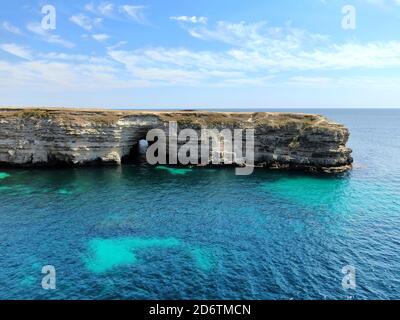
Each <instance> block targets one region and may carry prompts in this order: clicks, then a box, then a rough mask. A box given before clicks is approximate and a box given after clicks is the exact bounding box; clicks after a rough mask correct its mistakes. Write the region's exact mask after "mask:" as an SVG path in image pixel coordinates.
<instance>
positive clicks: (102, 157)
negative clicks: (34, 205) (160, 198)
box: [0, 108, 353, 173]
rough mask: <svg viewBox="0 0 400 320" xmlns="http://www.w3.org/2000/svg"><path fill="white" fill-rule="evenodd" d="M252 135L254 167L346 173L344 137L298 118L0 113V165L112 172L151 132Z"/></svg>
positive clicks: (315, 118)
mask: <svg viewBox="0 0 400 320" xmlns="http://www.w3.org/2000/svg"><path fill="white" fill-rule="evenodd" d="M170 121H176V122H177V123H178V125H179V128H180V129H185V128H193V129H196V130H198V129H200V128H202V127H207V128H209V129H210V128H217V129H219V130H221V129H224V128H228V129H239V128H240V129H250V128H251V129H254V130H255V138H254V144H255V159H254V160H255V165H257V166H262V167H266V168H273V169H298V170H304V171H313V172H326V173H340V172H345V171H347V170H349V169H351V167H352V162H353V159H352V157H351V152H352V151H351V149H349V148H347V147H346V143H347V141H348V138H349V131H348V129H346V128H345V127H344V126H343V125H340V124H337V123H334V122H332V121H329V120H328V119H326V118H325V117H323V116H320V115H314V114H302V113H270V112H206V111H131V110H129V111H128V110H127V111H119V110H115V111H112V110H94V109H52V108H46V109H18V108H1V109H0V166H1V165H2V166H51V165H72V166H80V165H90V164H99V165H101V164H115V165H119V164H121V163H123V162H124V159H128V158H129V156H130V155H131V154H132V152H133V151H134V150H135V147H136V146H137V145H138V142H139V140H141V139H145V138H146V134H147V132H148V131H149V130H151V129H153V128H165V127H166V126H167V124H168V123H169V122H170Z"/></svg>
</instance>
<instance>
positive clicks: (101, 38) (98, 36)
mask: <svg viewBox="0 0 400 320" xmlns="http://www.w3.org/2000/svg"><path fill="white" fill-rule="evenodd" d="M92 38H93V39H94V40H96V41H100V42H102V41H106V40H108V39H110V36H109V35H108V34H104V33H101V34H94V35H92Z"/></svg>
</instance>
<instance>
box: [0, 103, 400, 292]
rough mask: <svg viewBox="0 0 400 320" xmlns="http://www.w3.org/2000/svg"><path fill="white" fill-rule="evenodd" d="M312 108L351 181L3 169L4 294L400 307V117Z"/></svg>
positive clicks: (283, 175)
mask: <svg viewBox="0 0 400 320" xmlns="http://www.w3.org/2000/svg"><path fill="white" fill-rule="evenodd" d="M303 111H304V110H303ZM305 111H307V110H305ZM310 112H313V113H314V112H316V111H315V110H310ZM318 112H319V113H322V114H324V115H327V116H328V117H329V118H331V119H334V120H336V121H338V122H341V123H344V124H345V125H347V126H348V127H349V128H350V130H351V140H350V143H349V144H350V146H351V147H352V148H353V150H354V158H355V168H354V170H353V171H352V172H351V173H350V174H346V175H343V176H340V177H324V176H315V175H302V174H299V173H287V172H269V171H265V170H257V171H256V172H255V173H254V174H253V175H251V176H245V177H243V176H242V177H240V176H235V174H234V170H233V169H204V168H199V169H193V170H183V171H182V170H168V169H165V168H148V167H135V166H124V167H121V168H87V169H60V170H58V169H57V170H9V169H1V170H0V172H1V173H0V299H60V298H61V299H118V298H120V299H399V298H400V148H399V147H400V129H399V127H398V126H399V124H400V111H396V110H320V111H318ZM44 265H53V266H54V267H55V268H56V271H57V289H56V290H54V291H46V290H43V289H42V287H41V280H42V277H43V275H42V274H41V268H42V266H44ZM346 265H352V266H354V267H355V268H356V285H357V287H356V290H349V291H346V290H344V289H343V288H342V278H343V276H344V275H343V274H342V273H341V269H342V267H343V266H346Z"/></svg>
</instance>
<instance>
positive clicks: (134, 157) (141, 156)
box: [122, 139, 149, 165]
mask: <svg viewBox="0 0 400 320" xmlns="http://www.w3.org/2000/svg"><path fill="white" fill-rule="evenodd" d="M148 147H149V142H148V141H147V140H146V139H140V140H139V141H138V142H137V143H136V144H135V145H134V146H133V147H132V148H131V150H130V152H129V155H127V156H125V157H123V159H122V163H124V164H141V165H145V164H147V160H146V152H147V149H148Z"/></svg>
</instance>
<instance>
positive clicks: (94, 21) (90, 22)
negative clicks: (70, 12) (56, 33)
mask: <svg viewBox="0 0 400 320" xmlns="http://www.w3.org/2000/svg"><path fill="white" fill-rule="evenodd" d="M69 20H70V21H71V22H73V23H75V24H76V25H78V26H79V27H81V28H82V29H85V30H86V31H92V30H93V28H94V27H97V26H99V25H100V24H101V22H102V19H101V18H90V17H88V16H86V15H84V14H78V15H75V16H72V17H70V18H69Z"/></svg>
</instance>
